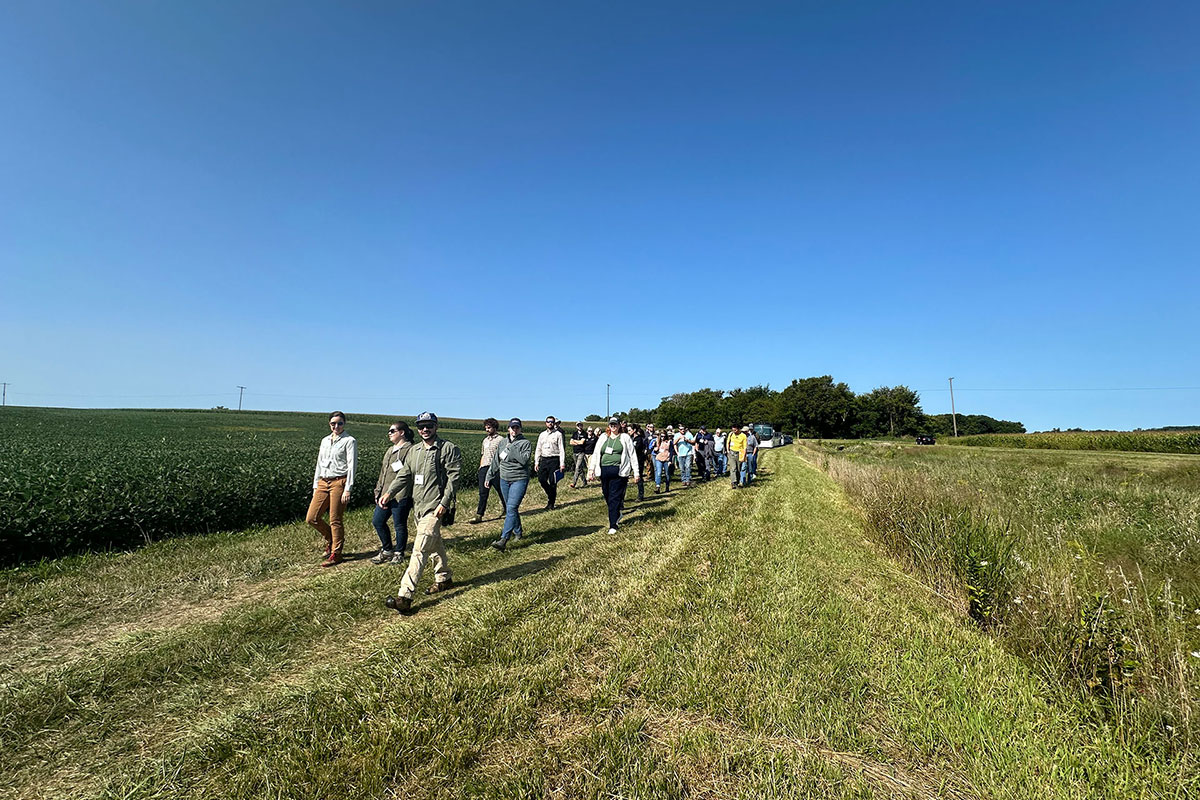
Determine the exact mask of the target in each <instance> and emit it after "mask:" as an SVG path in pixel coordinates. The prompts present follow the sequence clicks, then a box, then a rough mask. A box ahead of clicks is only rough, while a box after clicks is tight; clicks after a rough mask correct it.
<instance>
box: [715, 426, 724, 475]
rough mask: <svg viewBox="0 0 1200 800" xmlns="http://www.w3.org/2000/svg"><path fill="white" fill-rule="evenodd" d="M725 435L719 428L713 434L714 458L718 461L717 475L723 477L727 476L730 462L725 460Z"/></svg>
mask: <svg viewBox="0 0 1200 800" xmlns="http://www.w3.org/2000/svg"><path fill="white" fill-rule="evenodd" d="M725 456H726V453H725V434H723V433H721V429H720V428H717V431H716V433H714V434H713V457H714V458H715V459H716V464H717V474H718V475H720V476H721V477H724V476H725V473H726V467H727V466H728V460H727V459H726V458H725Z"/></svg>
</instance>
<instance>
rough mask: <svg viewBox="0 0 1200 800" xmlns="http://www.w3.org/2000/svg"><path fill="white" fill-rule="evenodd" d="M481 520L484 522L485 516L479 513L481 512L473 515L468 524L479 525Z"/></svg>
mask: <svg viewBox="0 0 1200 800" xmlns="http://www.w3.org/2000/svg"><path fill="white" fill-rule="evenodd" d="M481 522H483V517H482V516H481V515H479V514H476V515H475V516H474V517H472V518H471V519H470V520H469V521H468V522H467V524H468V525H478V524H479V523H481Z"/></svg>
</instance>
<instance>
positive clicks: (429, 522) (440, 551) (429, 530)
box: [400, 511, 450, 599]
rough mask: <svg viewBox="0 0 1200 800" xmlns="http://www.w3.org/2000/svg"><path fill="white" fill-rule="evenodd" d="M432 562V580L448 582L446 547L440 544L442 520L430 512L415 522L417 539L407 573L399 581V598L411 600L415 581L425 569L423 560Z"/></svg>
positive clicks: (448, 570)
mask: <svg viewBox="0 0 1200 800" xmlns="http://www.w3.org/2000/svg"><path fill="white" fill-rule="evenodd" d="M426 559H431V560H432V561H433V580H434V581H435V582H436V583H445V582H446V581H448V580H450V565H449V564H447V563H446V546H445V545H444V544H443V543H442V520H441V518H440V517H439V516H438V515H437V514H434V513H433V512H432V511H431V512H429V513H428V514H426V515H425V516H423V517H421V518H420V519H419V520H417V538H416V540H415V541H414V542H413V551H412V558H410V559H409V560H408V571H407V572H405V573H404V578H403V579H402V580H401V581H400V596H401V597H407V598H409V599H411V598H412V596H413V595H414V594H416V591H417V581H418V580H419V579H420V577H421V572H422V570H424V569H425V560H426Z"/></svg>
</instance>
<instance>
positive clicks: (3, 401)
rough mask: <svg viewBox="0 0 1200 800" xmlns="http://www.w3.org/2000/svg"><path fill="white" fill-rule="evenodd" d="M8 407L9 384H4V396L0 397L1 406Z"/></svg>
mask: <svg viewBox="0 0 1200 800" xmlns="http://www.w3.org/2000/svg"><path fill="white" fill-rule="evenodd" d="M6 405H8V382H7V381H5V383H4V394H3V395H0V406H6Z"/></svg>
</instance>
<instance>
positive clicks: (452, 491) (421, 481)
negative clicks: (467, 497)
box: [386, 411, 462, 614]
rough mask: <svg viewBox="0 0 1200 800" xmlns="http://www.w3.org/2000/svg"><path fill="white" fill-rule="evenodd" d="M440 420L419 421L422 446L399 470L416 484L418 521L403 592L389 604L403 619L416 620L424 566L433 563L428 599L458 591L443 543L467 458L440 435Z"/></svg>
mask: <svg viewBox="0 0 1200 800" xmlns="http://www.w3.org/2000/svg"><path fill="white" fill-rule="evenodd" d="M437 429H438V418H437V415H436V414H434V413H433V412H431V411H426V412H424V413H423V414H421V415H420V416H418V417H417V433H419V434H420V435H421V441H420V442H418V443H417V444H414V445H413V446H412V447H410V448H409V449H408V452H407V453H405V454H404V460H403V462H401V464H402V465H401V467H400V470H399V472H398V473H397V474H402V475H404V477H405V479H406V481H411V483H410V485H411V487H412V497H413V511H414V512H415V514H416V518H417V537H416V541H415V542H413V551H412V558H411V559H409V562H408V569H407V570H406V571H405V573H404V578H403V579H402V580H401V581H400V592H399V593H398V594H397V595H396V596H395V597H388V598H387V601H386V603H387V606H388V608H394V609H395V610H396V611H398V612H400V613H401V614H411V613H412V612H413V608H412V598H413V595H414V594H416V591H417V581H418V580H419V579H420V578H421V572H422V571H423V570H424V569H425V562H426V561H429V560H432V562H433V580H434V583H433V585H432V586H430V587H429V588H428V589H427V590H426V591H425V594H437V593H438V592H444V591H446V590H447V589H452V588H453V587H454V581H453V579H452V577H451V574H450V565H449V563H448V562H447V560H446V546H445V544H444V543H443V542H442V521H443V519H444V518H445V515H446V514H447V513H449V514H451V516H453V510H454V506H455V498H456V494H457V491H458V490H457V484H458V476H459V474H460V473H461V472H462V453H461V452H459V449H458V445H456V444H455V443H454V442H448V441H446V440H445V439H443V438H441V437H440V436H438V435H437Z"/></svg>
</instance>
